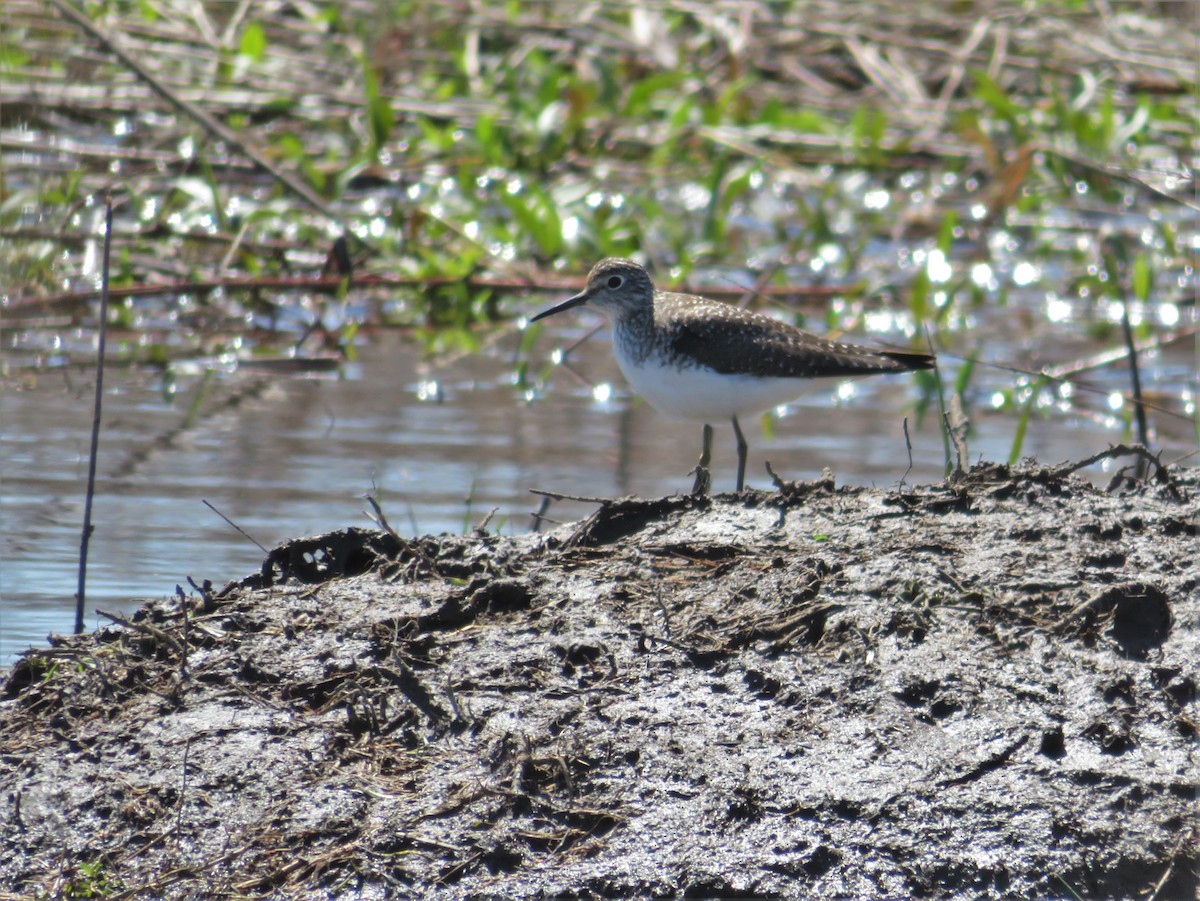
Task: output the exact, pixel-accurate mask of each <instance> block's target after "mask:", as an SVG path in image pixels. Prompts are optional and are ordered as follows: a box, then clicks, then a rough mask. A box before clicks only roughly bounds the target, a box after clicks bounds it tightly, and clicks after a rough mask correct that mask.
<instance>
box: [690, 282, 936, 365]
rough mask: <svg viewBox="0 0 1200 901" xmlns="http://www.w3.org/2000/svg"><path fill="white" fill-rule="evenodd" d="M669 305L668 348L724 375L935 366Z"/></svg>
mask: <svg viewBox="0 0 1200 901" xmlns="http://www.w3.org/2000/svg"><path fill="white" fill-rule="evenodd" d="M673 300H674V301H675V303H674V304H673V306H674V309H673V310H672V315H671V322H672V326H673V327H672V329H671V338H670V340H671V346H672V349H673V350H674V351H675V352H676V353H679V354H686V355H687V356H689V357H692V358H693V359H695V360H696V361H697V362H699V363H700V364H702V365H704V366H706V367H708V368H710V369H712V370H713V371H715V372H719V373H722V374H725V375H757V376H762V377H768V378H770V377H774V378H823V377H828V376H854V375H870V374H872V373H880V372H904V371H906V370H910V369H930V368H932V367H933V365H934V362H935V360H934V358H933V357H932V356H930V355H929V354H923V353H914V352H910V351H899V350H895V351H894V350H875V349H873V348H866V347H860V346H857V345H853V344H840V343H838V342H836V341H829V340H827V339H825V338H822V337H820V336H818V335H813V334H811V333H809V332H806V331H803V330H802V329H798V328H796V327H795V326H791V325H788V324H786V323H783V322H779V321H777V320H775V319H771V318H770V317H768V316H763V315H761V314H759V313H753V312H750V311H749V310H743V309H741V308H740V307H732V306H729V305H727V304H718V303H717V302H715V301H709V300H704V299H703V298H695V299H693V298H687V297H685V296H683V295H675V296H674V298H673ZM714 308H716V309H714ZM714 313H715V314H716V315H714ZM731 326H733V327H731Z"/></svg>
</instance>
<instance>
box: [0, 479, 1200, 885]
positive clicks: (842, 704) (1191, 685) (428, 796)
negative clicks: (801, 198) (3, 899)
mask: <svg viewBox="0 0 1200 901" xmlns="http://www.w3.org/2000/svg"><path fill="white" fill-rule="evenodd" d="M1067 470H1068V467H1062V468H1058V469H1056V468H1053V467H1046V468H1038V467H1029V468H1025V469H1021V470H1019V471H1018V470H1014V471H1009V470H1008V469H1007V468H1005V467H1002V466H995V465H980V466H978V467H976V468H975V469H974V470H973V471H972V472H971V473H970V474H969V476H967V477H965V478H961V479H960V480H958V481H957V482H956V483H954V484H951V485H936V486H926V487H918V488H912V489H905V490H903V491H902V492H898V491H896V490H890V491H889V490H876V489H865V488H845V487H837V486H835V485H834V484H833V482H832V481H831V480H829V481H819V482H814V483H804V484H787V485H782V486H781V487H780V490H778V491H776V492H770V493H768V492H750V493H747V494H746V495H744V496H742V497H732V496H721V497H717V498H713V499H694V498H689V497H672V498H663V499H658V500H649V501H642V500H624V501H618V502H612V503H608V504H605V505H603V506H601V507H600V508H599V509H598V510H597V512H596V514H595V515H594V516H592V517H591V518H590V519H588V520H587V521H585V522H582V523H578V524H575V525H571V526H564V527H561V528H559V529H557V530H556V531H554V532H551V533H548V534H543V535H525V536H521V537H516V538H501V537H497V536H494V535H486V534H476V535H470V536H451V537H426V538H420V539H416V540H403V539H398V538H396V537H394V536H390V535H387V534H385V533H382V532H371V531H364V530H346V531H344V532H338V533H333V534H329V535H324V536H320V537H317V538H311V539H304V540H300V541H295V542H292V543H290V544H288V545H286V546H284V547H281V548H279V549H277V550H276V551H274V552H273V553H272V554H271V556H270V557H269V558H268V560H267V561H265V562H264V565H263V569H262V571H261V572H260V573H258V574H256V575H254V576H252V577H250V578H247V579H245V580H243V581H242V582H240V583H236V584H233V585H230V586H227V587H226V588H224V589H223V590H221V591H219V592H218V591H212V590H206V591H203V592H201V593H200V594H197V595H193V596H191V597H188V598H187V599H186V601H184V600H181V599H179V598H177V599H174V600H172V601H169V602H168V601H163V602H156V603H153V604H150V605H148V606H146V607H145V608H143V609H142V610H141V611H139V612H138V614H137V615H136V617H134V618H133V619H132V620H131V621H130V622H129V623H127V624H124V625H114V626H112V627H111V628H106V629H102V630H100V631H99V632H98V633H95V634H92V635H86V636H81V637H79V638H71V639H63V640H60V641H59V642H58V644H57V646H55V647H52V648H50V649H47V650H44V651H38V652H34V653H31V654H29V655H27V656H26V657H25V658H23V659H22V660H21V661H20V663H18V665H17V666H16V667H15V669H14V671H13V672H12V673H11V675H10V676H9V678H8V681H7V683H6V684H5V686H4V690H3V700H2V701H0V821H2V822H4V823H5V824H7V825H6V827H5V846H6V854H5V855H4V856H3V859H2V860H0V886H3V887H4V888H6V889H7V890H8V891H9V892H13V893H16V894H18V895H28V894H33V893H34V892H36V891H39V890H43V891H47V892H50V893H51V894H57V895H66V894H68V893H70V892H75V893H76V894H79V893H80V892H81V891H82V890H83V889H85V888H86V889H90V890H94V891H95V892H96V893H97V894H99V895H102V896H107V897H130V898H134V897H136V898H194V897H213V896H225V897H302V898H317V897H320V898H325V897H333V898H354V897H363V898H388V897H396V898H407V897H428V896H434V897H447V898H460V897H461V898H477V897H490V896H497V897H500V896H503V897H513V898H534V897H547V896H555V897H611V898H627V897H644V896H647V895H650V896H654V895H657V896H668V895H686V896H689V897H738V898H774V897H806V898H878V897H931V898H997V899H999V898H1046V897H1080V898H1113V899H1116V898H1132V897H1142V898H1149V897H1153V898H1156V899H1183V898H1186V899H1191V898H1194V897H1195V896H1196V885H1197V837H1198V832H1197V819H1196V811H1197V805H1196V792H1197V778H1198V776H1197V772H1198V770H1197V751H1198V747H1197V706H1196V683H1197V679H1198V678H1200V672H1198V670H1200V665H1198V663H1197V661H1200V563H1198V562H1197V558H1198V554H1197V549H1198V547H1200V542H1198V540H1197V528H1198V520H1197V509H1198V508H1197V495H1198V494H1200V473H1198V472H1197V471H1195V470H1174V471H1170V472H1157V473H1156V475H1155V477H1152V478H1151V479H1149V480H1148V481H1146V482H1135V481H1132V480H1130V479H1118V480H1117V482H1116V484H1114V485H1112V486H1110V488H1109V490H1104V489H1102V488H1097V487H1094V486H1092V485H1090V484H1087V483H1085V482H1083V481H1080V480H1078V479H1077V478H1075V477H1074V476H1073V475H1071V474H1070V473H1069V472H1068V471H1067ZM185 604H186V608H187V617H186V619H185V618H184V617H183V616H182V614H181V610H182V608H183V606H184V605H185Z"/></svg>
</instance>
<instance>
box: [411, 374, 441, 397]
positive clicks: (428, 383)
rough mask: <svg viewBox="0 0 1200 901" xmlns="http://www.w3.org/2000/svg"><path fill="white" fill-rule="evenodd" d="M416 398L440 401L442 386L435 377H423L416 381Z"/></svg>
mask: <svg viewBox="0 0 1200 901" xmlns="http://www.w3.org/2000/svg"><path fill="white" fill-rule="evenodd" d="M417 400H422V401H441V400H442V386H441V385H440V384H438V382H437V380H436V379H424V380H422V381H420V382H418V383H417Z"/></svg>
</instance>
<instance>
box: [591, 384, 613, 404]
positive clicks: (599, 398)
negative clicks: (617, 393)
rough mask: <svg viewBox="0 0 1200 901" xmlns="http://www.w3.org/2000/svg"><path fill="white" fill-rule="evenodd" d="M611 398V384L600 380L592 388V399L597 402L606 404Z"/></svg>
mask: <svg viewBox="0 0 1200 901" xmlns="http://www.w3.org/2000/svg"><path fill="white" fill-rule="evenodd" d="M611 399H612V385H610V384H609V383H608V382H601V383H600V384H599V385H597V386H596V387H594V388H593V389H592V400H594V401H595V402H596V403H598V404H606V403H608V402H609V401H610V400H611Z"/></svg>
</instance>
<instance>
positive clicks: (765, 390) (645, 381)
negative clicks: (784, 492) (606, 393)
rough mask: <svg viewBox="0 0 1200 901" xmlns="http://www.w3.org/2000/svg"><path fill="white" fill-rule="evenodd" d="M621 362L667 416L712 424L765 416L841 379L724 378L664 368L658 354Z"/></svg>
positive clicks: (706, 372) (704, 369)
mask: <svg viewBox="0 0 1200 901" xmlns="http://www.w3.org/2000/svg"><path fill="white" fill-rule="evenodd" d="M617 362H618V363H619V364H620V366H621V372H622V373H624V374H625V378H626V379H627V380H628V382H629V384H630V386H631V387H632V388H633V390H634V391H636V392H637V393H638V394H640V395H641V396H642V397H644V398H645V399H646V401H647V402H648V403H649V404H650V406H652V407H654V409H656V410H658V412H660V413H662V414H663V415H664V416H670V417H672V418H674V419H691V420H697V421H699V422H710V423H711V422H718V421H720V420H724V419H729V418H730V417H731V416H743V415H748V414H756V413H764V412H766V411H767V410H770V409H771V408H772V407H777V406H779V405H780V404H784V403H787V402H788V401H791V400H795V399H796V398H797V397H800V396H801V395H802V394H807V393H808V392H810V391H813V390H818V389H820V388H822V387H828V386H829V385H834V384H837V383H838V382H839V381H842V380H841V379H839V378H820V379H796V378H789V379H782V378H757V377H756V376H752V375H721V374H719V373H717V372H714V371H713V370H711V369H708V368H707V367H704V366H695V367H692V368H689V369H679V368H678V367H676V366H671V365H665V366H664V365H662V364H661V363H660V362H659V361H658V360H657V358H656V357H655V356H654V355H651V356H650V357H649V358H647V359H646V360H645V361H643V362H641V363H634V362H632V361H630V360H628V359H622V357H621V355H620V354H618V355H617Z"/></svg>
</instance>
